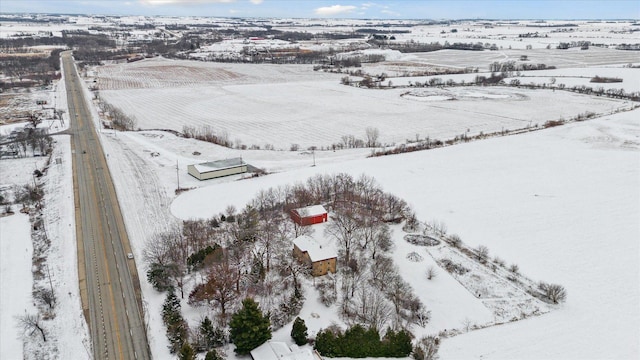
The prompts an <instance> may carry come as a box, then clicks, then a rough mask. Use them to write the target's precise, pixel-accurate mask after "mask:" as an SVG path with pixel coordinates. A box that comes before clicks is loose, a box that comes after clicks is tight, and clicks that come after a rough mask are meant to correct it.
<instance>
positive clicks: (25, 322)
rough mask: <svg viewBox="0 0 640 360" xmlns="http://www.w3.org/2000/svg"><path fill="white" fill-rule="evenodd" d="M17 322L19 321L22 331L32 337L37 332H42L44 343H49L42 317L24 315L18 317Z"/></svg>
mask: <svg viewBox="0 0 640 360" xmlns="http://www.w3.org/2000/svg"><path fill="white" fill-rule="evenodd" d="M16 320H17V321H18V326H19V327H20V329H22V331H24V332H25V333H26V332H29V335H31V334H32V333H33V332H34V331H36V330H37V331H38V332H40V335H42V341H44V342H46V341H47V334H46V332H45V330H44V325H43V324H42V319H41V318H40V315H38V314H24V315H21V316H18V317H17V318H16Z"/></svg>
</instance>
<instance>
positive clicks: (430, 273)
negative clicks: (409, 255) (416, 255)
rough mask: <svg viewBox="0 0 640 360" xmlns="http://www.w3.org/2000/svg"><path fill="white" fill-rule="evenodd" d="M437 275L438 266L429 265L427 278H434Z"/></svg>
mask: <svg viewBox="0 0 640 360" xmlns="http://www.w3.org/2000/svg"><path fill="white" fill-rule="evenodd" d="M436 276H438V271H437V270H436V268H435V267H434V266H433V265H432V266H429V267H428V268H427V279H429V280H432V279H433V278H435V277H436Z"/></svg>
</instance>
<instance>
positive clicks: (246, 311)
mask: <svg viewBox="0 0 640 360" xmlns="http://www.w3.org/2000/svg"><path fill="white" fill-rule="evenodd" d="M229 328H230V332H231V341H232V342H233V343H234V344H235V345H236V350H235V352H236V354H238V355H245V354H248V353H249V352H250V351H251V350H253V349H255V348H257V347H258V346H260V345H262V344H263V343H264V342H265V341H267V340H269V339H271V323H270V322H269V317H268V316H265V315H263V314H262V311H260V308H259V307H258V303H256V302H255V301H254V300H253V299H252V298H246V299H244V300H243V301H242V309H240V310H238V312H237V313H235V314H233V316H232V317H231V322H230V323H229Z"/></svg>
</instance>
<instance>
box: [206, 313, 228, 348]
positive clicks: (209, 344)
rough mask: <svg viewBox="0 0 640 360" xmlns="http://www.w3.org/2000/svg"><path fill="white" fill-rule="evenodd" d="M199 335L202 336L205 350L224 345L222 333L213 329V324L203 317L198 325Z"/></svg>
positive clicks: (217, 329)
mask: <svg viewBox="0 0 640 360" xmlns="http://www.w3.org/2000/svg"><path fill="white" fill-rule="evenodd" d="M200 334H202V338H203V345H204V348H205V349H206V350H211V349H213V348H217V347H220V346H222V345H224V342H225V341H224V333H223V332H222V330H220V329H219V328H215V327H213V323H212V322H211V320H209V318H208V317H205V318H204V319H203V320H202V322H201V323H200Z"/></svg>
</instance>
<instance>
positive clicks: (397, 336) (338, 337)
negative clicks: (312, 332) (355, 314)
mask: <svg viewBox="0 0 640 360" xmlns="http://www.w3.org/2000/svg"><path fill="white" fill-rule="evenodd" d="M315 348H316V350H317V351H318V352H319V353H320V354H321V355H323V356H326V357H349V358H364V357H407V356H409V354H411V351H412V350H413V347H412V345H411V337H410V335H409V333H407V332H406V331H404V330H400V331H398V332H396V331H393V330H391V329H388V330H387V332H386V334H385V335H384V337H383V338H382V339H381V338H380V334H379V333H378V330H376V329H374V328H369V329H365V328H364V327H362V326H361V325H354V326H353V327H351V328H349V329H347V330H346V331H345V332H344V333H343V332H342V331H340V330H336V329H325V330H321V331H320V332H319V333H318V335H317V336H316V342H315Z"/></svg>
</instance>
